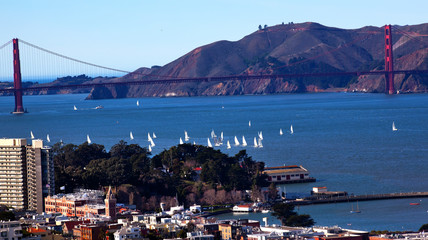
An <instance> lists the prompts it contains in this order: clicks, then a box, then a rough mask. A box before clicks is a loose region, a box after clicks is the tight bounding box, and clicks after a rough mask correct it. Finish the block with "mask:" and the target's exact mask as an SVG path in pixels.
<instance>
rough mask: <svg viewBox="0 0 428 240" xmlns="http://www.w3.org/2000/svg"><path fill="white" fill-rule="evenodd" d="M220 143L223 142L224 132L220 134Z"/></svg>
mask: <svg viewBox="0 0 428 240" xmlns="http://www.w3.org/2000/svg"><path fill="white" fill-rule="evenodd" d="M220 141H223V132H221V133H220Z"/></svg>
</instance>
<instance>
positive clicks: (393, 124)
mask: <svg viewBox="0 0 428 240" xmlns="http://www.w3.org/2000/svg"><path fill="white" fill-rule="evenodd" d="M397 130H398V129H397V128H396V127H395V123H394V122H392V131H397Z"/></svg>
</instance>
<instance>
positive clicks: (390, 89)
mask: <svg viewBox="0 0 428 240" xmlns="http://www.w3.org/2000/svg"><path fill="white" fill-rule="evenodd" d="M385 72H386V73H385V93H386V94H394V93H395V90H394V59H393V57H392V33H391V25H385Z"/></svg>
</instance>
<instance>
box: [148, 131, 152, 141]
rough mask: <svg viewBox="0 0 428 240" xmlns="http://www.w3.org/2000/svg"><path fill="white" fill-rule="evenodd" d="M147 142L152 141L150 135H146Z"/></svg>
mask: <svg viewBox="0 0 428 240" xmlns="http://www.w3.org/2000/svg"><path fill="white" fill-rule="evenodd" d="M147 141H149V142H152V141H153V139H152V137H151V136H150V133H147Z"/></svg>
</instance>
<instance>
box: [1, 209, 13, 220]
mask: <svg viewBox="0 0 428 240" xmlns="http://www.w3.org/2000/svg"><path fill="white" fill-rule="evenodd" d="M0 220H2V221H12V220H15V214H14V213H13V212H10V211H1V212H0Z"/></svg>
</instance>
